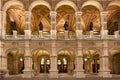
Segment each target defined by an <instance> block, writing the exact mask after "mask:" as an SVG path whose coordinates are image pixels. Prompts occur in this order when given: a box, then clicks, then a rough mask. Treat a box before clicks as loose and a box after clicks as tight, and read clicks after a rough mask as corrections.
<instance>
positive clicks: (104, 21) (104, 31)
mask: <svg viewBox="0 0 120 80" xmlns="http://www.w3.org/2000/svg"><path fill="white" fill-rule="evenodd" d="M107 14H108V12H107V11H103V12H101V35H102V38H104V39H106V38H107V35H108V30H107Z"/></svg>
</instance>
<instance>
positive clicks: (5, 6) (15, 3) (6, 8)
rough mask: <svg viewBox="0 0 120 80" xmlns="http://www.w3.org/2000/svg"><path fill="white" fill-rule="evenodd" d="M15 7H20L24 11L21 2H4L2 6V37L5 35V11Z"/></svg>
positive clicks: (12, 0)
mask: <svg viewBox="0 0 120 80" xmlns="http://www.w3.org/2000/svg"><path fill="white" fill-rule="evenodd" d="M15 5H19V6H20V7H22V8H23V9H25V6H24V4H23V3H22V2H21V1H18V0H16V1H14V0H11V1H8V2H6V3H5V4H4V5H3V8H2V11H3V22H2V26H4V27H2V31H3V33H2V35H3V36H4V35H5V34H6V29H5V26H6V17H7V14H6V11H7V10H8V9H9V8H10V7H11V6H15Z"/></svg>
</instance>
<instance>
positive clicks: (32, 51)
mask: <svg viewBox="0 0 120 80" xmlns="http://www.w3.org/2000/svg"><path fill="white" fill-rule="evenodd" d="M36 50H45V51H47V52H48V53H49V54H50V50H48V49H46V48H34V49H32V50H31V54H32V55H33V53H34V51H36Z"/></svg>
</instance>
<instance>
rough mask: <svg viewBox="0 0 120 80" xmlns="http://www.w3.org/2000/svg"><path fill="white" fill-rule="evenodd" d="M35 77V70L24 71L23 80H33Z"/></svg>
mask: <svg viewBox="0 0 120 80" xmlns="http://www.w3.org/2000/svg"><path fill="white" fill-rule="evenodd" d="M33 76H34V74H33V70H29V69H25V70H23V74H22V78H32V77H33Z"/></svg>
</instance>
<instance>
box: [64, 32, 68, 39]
mask: <svg viewBox="0 0 120 80" xmlns="http://www.w3.org/2000/svg"><path fill="white" fill-rule="evenodd" d="M65 39H68V31H65Z"/></svg>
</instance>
